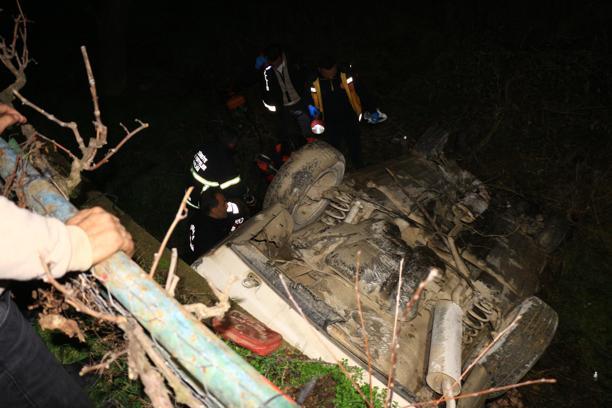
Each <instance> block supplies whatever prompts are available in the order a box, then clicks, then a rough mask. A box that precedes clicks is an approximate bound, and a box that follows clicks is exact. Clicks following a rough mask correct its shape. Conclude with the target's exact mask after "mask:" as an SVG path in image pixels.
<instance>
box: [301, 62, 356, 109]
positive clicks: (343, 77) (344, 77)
mask: <svg viewBox="0 0 612 408" xmlns="http://www.w3.org/2000/svg"><path fill="white" fill-rule="evenodd" d="M339 76H340V86H341V87H342V89H344V92H345V93H346V97H347V98H348V102H349V103H350V105H351V108H353V111H354V112H355V114H356V115H357V118H358V119H359V120H361V113H362V107H361V99H360V98H359V95H358V94H357V90H356V89H355V80H354V78H353V76H352V75H350V74H347V73H346V72H343V71H339ZM332 81H333V80H332ZM310 95H311V97H312V101H313V103H314V105H315V107H316V108H317V109H318V110H319V111H320V112H321V113H322V114H323V118H325V106H324V103H323V99H324V98H323V93H322V92H321V79H320V78H317V79H315V80H314V82H313V83H312V85H311V86H310Z"/></svg>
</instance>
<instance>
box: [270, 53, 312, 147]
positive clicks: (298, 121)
mask: <svg viewBox="0 0 612 408" xmlns="http://www.w3.org/2000/svg"><path fill="white" fill-rule="evenodd" d="M264 57H265V61H266V64H265V68H264V69H263V70H262V97H263V104H264V106H265V107H266V109H268V110H269V111H270V112H272V113H274V114H275V115H276V119H277V133H278V139H279V141H282V142H285V143H287V144H289V146H290V148H291V149H292V150H295V149H297V148H299V147H301V146H302V145H304V144H305V143H306V138H307V137H309V136H310V135H311V133H310V118H309V117H308V110H307V107H306V104H305V103H304V96H305V90H306V79H307V76H308V75H307V73H306V72H305V70H304V68H303V67H302V66H301V65H300V64H298V63H296V62H295V61H292V60H290V59H289V58H288V57H287V53H285V51H284V50H283V48H282V47H281V46H279V45H271V46H269V47H267V48H266V50H265V51H264Z"/></svg>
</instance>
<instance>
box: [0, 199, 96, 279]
mask: <svg viewBox="0 0 612 408" xmlns="http://www.w3.org/2000/svg"><path fill="white" fill-rule="evenodd" d="M42 262H44V263H46V264H47V265H48V266H49V270H50V271H51V273H52V274H53V276H55V277H60V276H62V275H64V274H65V273H66V272H68V271H80V270H86V269H89V268H90V267H91V263H92V250H91V244H90V242H89V238H87V235H86V234H85V232H84V231H83V230H82V229H81V228H79V227H77V226H66V225H65V224H64V223H62V222H61V221H59V220H57V219H55V218H51V217H43V216H41V215H38V214H35V213H33V212H31V211H28V210H24V209H22V208H19V207H17V206H16V205H15V204H14V203H13V202H12V201H10V200H8V199H6V198H4V197H0V279H10V280H29V279H35V278H42V277H43V276H44V274H45V270H44V268H43V264H42Z"/></svg>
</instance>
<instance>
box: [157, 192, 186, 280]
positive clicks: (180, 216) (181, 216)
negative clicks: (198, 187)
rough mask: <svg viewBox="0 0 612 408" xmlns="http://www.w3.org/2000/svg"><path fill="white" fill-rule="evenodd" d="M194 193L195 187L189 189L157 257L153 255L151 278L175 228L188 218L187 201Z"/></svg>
mask: <svg viewBox="0 0 612 408" xmlns="http://www.w3.org/2000/svg"><path fill="white" fill-rule="evenodd" d="M192 191H193V187H189V188H188V189H187V191H186V192H185V195H184V196H183V200H182V201H181V204H180V205H179V208H178V211H177V212H176V216H175V217H174V220H173V221H172V224H171V225H170V228H168V231H167V232H166V236H165V237H164V240H163V241H162V243H161V245H160V246H159V250H158V251H157V252H156V253H155V255H153V265H152V266H151V270H150V271H149V276H150V277H151V278H153V276H154V275H155V270H156V269H157V265H158V264H159V260H160V259H161V257H162V255H163V253H164V248H166V245H167V244H168V240H169V239H170V236H171V235H172V232H173V231H174V228H176V225H177V224H178V223H179V221H181V220H184V219H185V218H186V217H187V211H188V210H187V199H188V198H189V195H190V194H191V192H192Z"/></svg>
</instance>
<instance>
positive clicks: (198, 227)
mask: <svg viewBox="0 0 612 408" xmlns="http://www.w3.org/2000/svg"><path fill="white" fill-rule="evenodd" d="M235 206H236V204H234V203H228V202H227V200H226V198H225V195H223V193H222V192H221V190H220V189H218V188H209V189H207V190H205V191H204V192H202V194H201V195H200V208H199V209H198V210H197V211H193V212H192V213H191V215H190V217H189V230H188V232H187V239H188V249H187V253H186V254H185V256H184V258H185V261H187V262H188V263H190V264H191V263H193V262H195V260H196V259H198V258H199V257H200V256H202V255H204V254H205V253H206V252H207V251H209V250H210V249H211V248H213V247H214V246H215V245H217V244H218V243H219V242H221V241H222V240H223V239H224V238H225V237H226V236H228V235H229V234H230V233H231V232H233V231H234V230H235V229H236V228H237V227H239V226H240V225H241V224H242V223H243V222H244V217H242V216H238V218H236V215H239V214H240V212H239V211H238V209H237V208H234V207H235Z"/></svg>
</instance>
